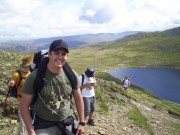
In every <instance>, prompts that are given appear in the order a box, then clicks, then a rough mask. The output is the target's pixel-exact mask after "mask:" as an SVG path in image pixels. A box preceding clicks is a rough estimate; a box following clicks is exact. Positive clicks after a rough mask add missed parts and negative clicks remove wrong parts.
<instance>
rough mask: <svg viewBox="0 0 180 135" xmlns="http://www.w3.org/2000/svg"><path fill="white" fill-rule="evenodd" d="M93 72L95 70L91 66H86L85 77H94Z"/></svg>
mask: <svg viewBox="0 0 180 135" xmlns="http://www.w3.org/2000/svg"><path fill="white" fill-rule="evenodd" d="M94 72H95V70H94V68H93V67H88V68H87V69H86V71H85V75H86V76H87V77H94Z"/></svg>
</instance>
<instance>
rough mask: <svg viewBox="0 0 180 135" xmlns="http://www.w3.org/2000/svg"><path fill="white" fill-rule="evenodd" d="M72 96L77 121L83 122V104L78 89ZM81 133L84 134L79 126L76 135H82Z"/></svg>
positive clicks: (82, 128)
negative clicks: (77, 116)
mask: <svg viewBox="0 0 180 135" xmlns="http://www.w3.org/2000/svg"><path fill="white" fill-rule="evenodd" d="M73 96H74V101H75V105H76V109H77V112H78V115H79V121H80V122H84V102H83V98H82V95H81V91H80V89H77V90H74V93H73ZM83 133H84V126H81V125H79V127H78V129H77V133H76V134H78V135H82V134H83Z"/></svg>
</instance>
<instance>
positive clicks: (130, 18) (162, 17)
mask: <svg viewBox="0 0 180 135" xmlns="http://www.w3.org/2000/svg"><path fill="white" fill-rule="evenodd" d="M179 26H180V0H0V41H5V40H15V39H22V40H24V39H34V38H46V37H54V36H70V35H79V34H89V33H92V34H96V33H121V32H125V31H163V30H166V29H170V28H174V27H179Z"/></svg>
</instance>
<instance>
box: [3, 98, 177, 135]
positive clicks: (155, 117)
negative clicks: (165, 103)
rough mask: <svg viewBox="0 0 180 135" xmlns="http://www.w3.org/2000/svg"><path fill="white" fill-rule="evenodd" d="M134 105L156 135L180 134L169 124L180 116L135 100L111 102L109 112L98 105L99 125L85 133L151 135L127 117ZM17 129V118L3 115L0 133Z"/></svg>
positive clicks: (13, 134)
mask: <svg viewBox="0 0 180 135" xmlns="http://www.w3.org/2000/svg"><path fill="white" fill-rule="evenodd" d="M133 105H136V106H137V107H138V108H139V110H140V111H141V112H142V113H143V115H145V116H146V117H147V118H148V120H149V124H150V125H151V127H152V129H153V132H154V134H155V135H180V131H177V130H175V129H174V128H172V127H171V126H170V125H169V122H170V121H173V122H175V123H179V124H180V118H178V117H173V116H171V115H170V114H168V113H167V112H162V111H160V110H157V109H155V108H153V105H152V104H150V103H138V102H135V101H133V100H130V101H127V103H126V104H124V105H122V106H119V105H115V104H111V105H110V106H111V107H110V110H109V112H108V114H104V113H102V112H100V111H99V109H98V106H97V111H96V113H95V115H94V118H95V121H96V124H97V126H90V125H86V126H85V135H150V133H149V132H148V131H147V130H146V129H143V128H141V127H138V126H137V125H136V124H135V123H134V122H133V120H131V119H129V118H128V117H127V113H128V112H129V111H130V110H131V109H132V107H133ZM17 129H18V121H17V119H15V118H13V117H12V118H11V119H9V118H6V117H1V119H0V135H16V134H17Z"/></svg>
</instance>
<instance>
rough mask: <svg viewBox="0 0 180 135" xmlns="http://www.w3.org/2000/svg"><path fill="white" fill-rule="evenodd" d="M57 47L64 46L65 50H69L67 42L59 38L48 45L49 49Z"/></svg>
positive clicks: (53, 49) (52, 49)
mask: <svg viewBox="0 0 180 135" xmlns="http://www.w3.org/2000/svg"><path fill="white" fill-rule="evenodd" d="M59 48H64V49H66V51H67V52H69V50H68V44H67V43H66V42H64V41H63V40H61V39H59V40H54V41H53V42H52V43H51V45H50V47H49V51H55V50H57V49H59Z"/></svg>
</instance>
